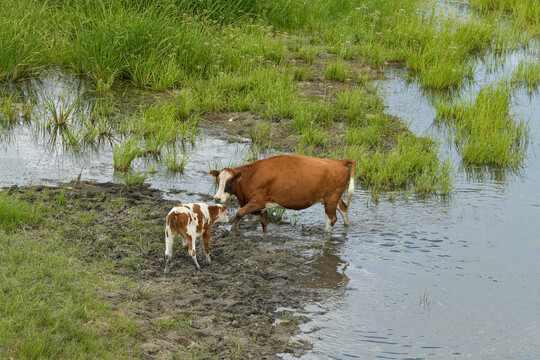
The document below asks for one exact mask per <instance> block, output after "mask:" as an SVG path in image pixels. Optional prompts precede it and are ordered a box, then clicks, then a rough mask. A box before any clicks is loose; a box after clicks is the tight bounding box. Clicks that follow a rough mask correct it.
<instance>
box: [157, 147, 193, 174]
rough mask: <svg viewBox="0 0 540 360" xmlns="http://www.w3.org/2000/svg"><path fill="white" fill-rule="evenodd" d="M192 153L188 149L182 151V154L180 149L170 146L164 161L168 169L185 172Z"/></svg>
mask: <svg viewBox="0 0 540 360" xmlns="http://www.w3.org/2000/svg"><path fill="white" fill-rule="evenodd" d="M189 158H190V155H189V154H188V153H187V152H186V151H182V154H181V155H180V154H179V151H178V149H176V148H169V149H168V150H167V153H166V154H165V157H164V159H163V162H164V163H165V166H167V169H169V170H171V171H175V172H180V173H181V172H183V171H184V169H185V168H186V166H187V164H189Z"/></svg>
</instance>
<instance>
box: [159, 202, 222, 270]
mask: <svg viewBox="0 0 540 360" xmlns="http://www.w3.org/2000/svg"><path fill="white" fill-rule="evenodd" d="M214 222H229V217H228V216H227V206H226V205H212V206H209V205H207V204H182V205H176V206H175V207H173V208H172V210H171V211H170V212H169V214H168V215H167V225H166V226H165V274H168V273H169V262H170V261H171V257H172V248H173V240H174V237H175V236H176V235H178V236H180V237H181V238H182V245H184V247H185V246H186V245H189V247H188V253H189V255H191V257H192V258H193V262H194V263H195V266H196V267H197V269H199V270H201V267H200V266H199V263H198V262H197V253H196V251H195V240H196V239H197V237H198V236H201V235H202V237H203V242H204V251H205V252H206V263H207V264H208V265H210V228H211V227H212V225H213V224H214Z"/></svg>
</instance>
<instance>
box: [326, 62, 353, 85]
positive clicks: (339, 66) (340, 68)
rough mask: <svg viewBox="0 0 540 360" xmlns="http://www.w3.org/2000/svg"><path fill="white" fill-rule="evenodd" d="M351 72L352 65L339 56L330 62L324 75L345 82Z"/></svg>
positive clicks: (329, 78)
mask: <svg viewBox="0 0 540 360" xmlns="http://www.w3.org/2000/svg"><path fill="white" fill-rule="evenodd" d="M351 73H352V70H351V67H350V65H349V64H348V63H347V62H346V61H343V60H341V59H339V58H338V59H337V60H335V61H331V62H329V63H328V66H327V67H326V72H325V73H324V77H325V78H326V79H328V80H337V81H341V82H344V81H345V80H346V79H347V78H348V76H349V74H351Z"/></svg>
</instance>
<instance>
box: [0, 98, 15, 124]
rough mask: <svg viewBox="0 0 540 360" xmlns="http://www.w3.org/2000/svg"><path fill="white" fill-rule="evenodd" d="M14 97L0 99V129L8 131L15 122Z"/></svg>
mask: <svg viewBox="0 0 540 360" xmlns="http://www.w3.org/2000/svg"><path fill="white" fill-rule="evenodd" d="M14 100H15V97H14V95H9V96H7V97H2V98H0V128H4V129H10V128H11V127H12V126H13V125H15V122H16V120H17V115H18V112H17V110H16V108H15V103H14Z"/></svg>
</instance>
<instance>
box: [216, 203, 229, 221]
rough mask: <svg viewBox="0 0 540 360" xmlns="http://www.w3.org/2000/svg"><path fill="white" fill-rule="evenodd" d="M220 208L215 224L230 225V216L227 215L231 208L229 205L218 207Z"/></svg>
mask: <svg viewBox="0 0 540 360" xmlns="http://www.w3.org/2000/svg"><path fill="white" fill-rule="evenodd" d="M216 207H217V208H218V214H217V217H216V220H214V222H215V223H217V222H218V223H219V222H222V223H228V222H229V215H227V209H228V208H229V207H228V206H227V205H216Z"/></svg>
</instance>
